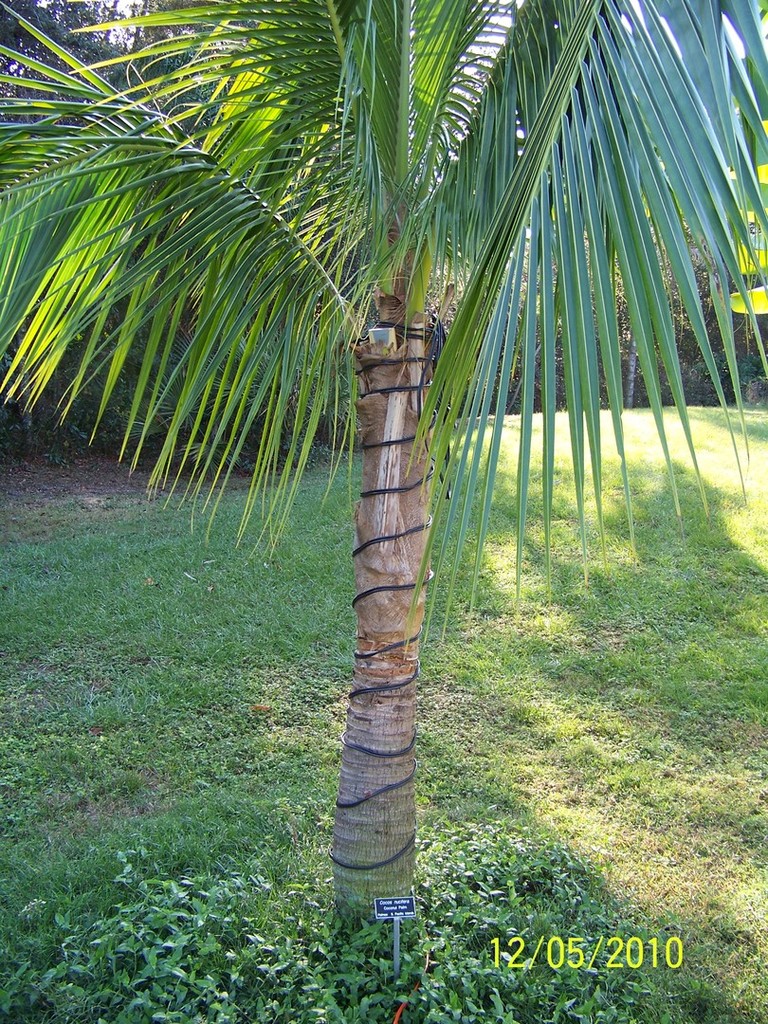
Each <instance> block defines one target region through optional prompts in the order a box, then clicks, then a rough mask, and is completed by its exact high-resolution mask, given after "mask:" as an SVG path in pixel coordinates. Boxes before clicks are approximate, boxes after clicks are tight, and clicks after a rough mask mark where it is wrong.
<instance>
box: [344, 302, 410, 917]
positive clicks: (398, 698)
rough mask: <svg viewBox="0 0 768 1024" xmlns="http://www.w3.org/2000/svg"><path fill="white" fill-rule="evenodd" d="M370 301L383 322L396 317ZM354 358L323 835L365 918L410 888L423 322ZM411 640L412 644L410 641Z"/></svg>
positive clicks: (348, 897)
mask: <svg viewBox="0 0 768 1024" xmlns="http://www.w3.org/2000/svg"><path fill="white" fill-rule="evenodd" d="M381 298H382V297H380V301H379V310H380V313H381V314H382V315H383V316H388V315H389V316H391V320H392V321H394V322H398V320H399V319H400V317H399V316H398V315H397V314H396V313H394V312H393V311H390V309H388V307H387V305H386V303H385V302H384V301H381ZM394 337H395V339H396V342H395V344H394V346H393V345H392V343H391V341H390V343H389V344H388V343H387V342H386V341H378V340H377V341H373V342H372V341H371V340H370V339H366V340H364V341H363V342H362V343H360V344H359V345H358V348H357V362H358V375H359V381H360V396H361V397H360V398H359V400H358V403H357V411H358V420H359V425H360V432H361V438H362V446H363V486H362V493H361V498H360V501H359V503H358V505H357V508H356V511H355V527H356V536H355V552H354V556H355V557H354V563H355V583H356V593H357V596H356V598H355V610H356V612H357V649H356V651H355V671H354V683H353V691H352V693H351V694H350V700H349V706H348V709H347V723H346V732H345V734H344V738H343V749H342V765H341V778H340V782H339V796H338V801H337V810H336V824H335V828H334V836H333V853H332V857H333V860H334V881H335V891H336V903H337V906H338V907H339V909H341V910H342V911H345V910H346V911H350V910H354V911H355V912H356V913H359V914H361V915H363V916H371V915H372V911H373V899H374V897H376V896H402V895H407V894H408V893H409V892H410V890H411V886H412V883H413V868H414V860H415V849H414V841H415V832H416V807H415V796H414V782H413V776H414V772H415V769H416V762H415V758H414V743H415V738H416V733H415V717H416V677H417V675H418V671H419V660H418V656H419V640H418V634H419V631H420V628H421V624H422V621H423V618H424V599H425V588H424V587H422V588H421V591H420V593H419V595H418V602H417V605H416V609H415V612H414V613H412V614H411V615H410V617H409V611H410V609H411V602H412V599H413V590H414V584H415V580H416V577H417V574H418V571H419V567H420V565H421V560H422V556H423V553H424V545H425V542H426V536H427V534H426V527H427V515H428V512H427V505H428V494H429V491H428V488H424V487H422V486H421V482H422V480H423V479H424V478H425V477H426V476H427V475H428V474H429V471H430V465H429V457H428V453H427V450H426V447H424V446H422V447H421V448H420V450H419V451H416V452H414V445H413V437H414V435H415V434H416V428H417V424H418V419H419V414H420V410H421V404H422V395H423V390H424V386H425V384H426V382H427V380H428V375H429V372H430V367H429V366H428V363H427V359H426V340H425V334H424V322H423V319H422V318H421V317H420V316H419V317H415V318H413V319H412V321H411V325H410V329H409V330H408V331H407V332H404V331H403V330H402V329H401V328H398V329H397V331H396V334H395V336H394ZM409 641H410V642H409Z"/></svg>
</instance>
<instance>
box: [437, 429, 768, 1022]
mask: <svg viewBox="0 0 768 1024" xmlns="http://www.w3.org/2000/svg"><path fill="white" fill-rule="evenodd" d="M764 425H765V419H764V418H763V420H761V421H759V422H758V423H757V424H756V427H758V428H762V427H763V426H764ZM752 426H753V425H752V424H750V427H751V429H752ZM724 434H725V440H724V446H725V442H726V441H727V443H730V442H729V441H728V438H727V433H726V432H724ZM759 437H760V434H759V430H758V431H756V436H755V437H754V440H755V441H759ZM722 439H723V438H722V437H721V440H722ZM711 444H712V447H713V451H714V452H715V454H716V451H717V447H718V438H717V436H715V438H714V441H712V442H711ZM704 455H705V456H706V452H705V453H704ZM705 461H706V458H703V459H702V462H705ZM675 473H676V478H677V483H678V488H679V491H680V495H681V502H682V504H683V506H684V509H685V515H684V526H685V536H684V537H683V536H681V533H680V530H679V526H678V523H677V521H676V516H675V512H674V501H673V496H672V491H671V486H670V483H669V480H668V478H667V477H666V476H665V474H664V472H663V468H660V467H659V466H658V465H656V464H640V465H635V466H633V467H632V471H631V482H632V488H633V501H634V513H635V524H636V537H637V560H636V561H634V560H633V559H632V558H631V557H630V553H629V549H628V544H627V530H626V525H625V519H624V511H623V508H622V498H621V493H620V482H619V481H618V480H617V479H613V480H609V481H608V494H607V499H606V502H605V528H606V539H607V546H608V549H609V554H608V560H607V563H606V564H603V563H602V561H601V560H599V554H598V555H597V556H596V557H595V558H594V560H593V561H592V563H591V565H590V581H589V586H588V587H585V586H584V583H583V579H582V578H581V569H580V564H579V563H580V551H579V543H578V537H577V530H578V520H577V516H576V512H575V508H574V506H573V505H572V503H570V502H569V500H568V499H567V498H562V497H560V498H559V499H558V501H557V503H556V515H557V517H558V521H557V522H556V523H555V524H554V525H553V537H554V539H555V543H554V550H553V556H552V568H553V580H552V596H551V598H549V597H548V595H547V589H546V582H545V578H544V558H543V549H542V536H541V533H540V531H537V530H536V529H535V528H534V529H533V530H531V532H530V533H529V535H528V536H527V538H526V541H525V545H524V552H525V556H524V557H525V569H524V575H523V586H522V595H521V598H520V599H519V601H517V602H516V601H515V572H514V567H513V566H512V565H511V563H512V562H513V560H514V552H515V535H514V526H515V524H514V522H513V521H511V520H510V517H509V516H508V515H506V514H505V513H504V511H503V508H504V506H506V507H507V508H514V490H513V487H512V486H511V484H510V482H509V481H508V480H505V479H501V480H500V481H499V487H498V488H497V492H496V497H497V499H498V504H499V505H500V506H501V507H502V511H501V512H500V513H499V514H497V516H496V518H495V520H494V521H493V522H492V525H491V530H490V533H489V537H488V547H487V554H486V556H485V561H484V567H483V570H482V576H481V580H480V585H479V587H478V591H477V598H476V605H475V609H476V610H475V611H474V612H473V613H469V612H467V611H466V607H467V602H468V595H469V582H468V581H467V580H463V581H460V582H459V586H458V589H457V597H456V603H455V606H454V611H453V613H452V614H451V618H450V620H449V624H448V629H447V634H446V638H445V642H444V643H443V644H442V645H439V646H437V647H436V648H435V650H434V651H432V652H430V653H428V655H427V658H426V661H427V665H426V666H425V676H426V677H427V679H433V680H439V682H434V683H429V682H425V687H424V689H425V691H426V692H425V697H424V699H423V704H422V706H423V709H424V716H423V717H424V718H425V719H426V721H425V730H424V731H425V735H424V736H423V740H422V744H423V746H425V747H426V748H427V751H428V752H430V753H431V754H432V755H433V765H432V766H430V768H429V781H430V782H431V785H432V792H433V805H434V806H433V809H434V812H435V813H439V810H440V808H442V809H443V810H444V811H448V812H449V813H450V812H451V810H453V811H455V812H458V813H467V814H469V815H471V814H472V813H473V810H472V807H473V805H474V806H475V807H480V806H483V805H485V806H489V805H490V806H495V807H497V808H498V809H499V812H502V813H503V812H504V811H510V810H511V811H514V812H516V813H519V814H523V815H528V816H529V817H530V818H531V819H532V820H533V821H535V822H537V823H538V825H539V826H541V827H543V828H544V829H545V830H547V829H548V830H552V831H553V832H554V833H555V834H557V835H558V836H559V837H560V838H561V839H562V840H563V841H565V842H568V843H573V844H574V846H575V847H576V849H578V850H579V851H580V852H581V853H582V855H586V856H588V857H589V858H590V859H593V858H594V859H595V861H596V862H597V863H598V864H600V865H602V866H603V867H604V869H605V870H606V872H607V876H608V879H609V882H610V884H611V886H612V887H613V888H614V889H618V890H619V891H621V892H622V893H625V894H628V895H629V898H630V899H631V901H632V903H633V904H634V905H635V906H636V907H638V908H639V910H640V916H641V917H643V918H645V919H648V918H650V919H651V920H653V921H656V922H663V921H665V920H669V919H670V918H671V919H673V920H674V921H676V922H678V924H679V926H680V927H681V928H682V930H683V932H684V934H685V935H686V937H687V941H688V942H689V944H690V948H691V957H690V960H689V963H690V964H691V968H690V971H689V973H688V974H687V976H686V977H687V981H686V984H687V985H688V986H689V988H688V993H689V996H690V999H689V1005H688V1010H689V1012H690V1015H691V1016H690V1019H692V1020H712V1021H715V1020H717V1021H720V1020H723V1021H725V1020H734V1021H735V1020H743V1021H746V1020H750V1021H758V1020H762V1019H764V1015H765V1014H766V1012H768V992H766V989H765V982H764V979H763V977H762V975H763V966H762V965H763V964H764V962H765V958H766V955H768V947H767V945H766V943H767V938H766V934H765V928H764V921H765V914H766V911H768V906H767V904H766V893H765V886H764V878H765V870H766V849H768V813H767V808H766V796H768V791H766V788H765V787H766V767H765V766H766V763H768V682H767V681H768V635H767V634H766V628H765V626H766V608H768V571H766V567H765V564H764V563H763V562H761V561H760V558H759V552H756V551H755V550H754V544H753V543H752V541H753V540H754V535H753V536H750V530H753V531H754V530H755V523H754V522H752V523H751V524H750V522H749V521H748V520H749V516H750V515H752V516H754V512H751V513H744V514H742V513H738V512H736V511H735V510H737V509H738V508H739V507H740V504H741V498H740V495H739V492H738V489H737V488H734V486H733V485H732V484H731V483H730V482H728V483H723V484H720V483H718V482H717V479H715V481H714V482H713V479H712V477H711V475H708V477H707V480H706V490H707V496H708V500H709V505H710V515H709V520H707V518H706V517H705V515H704V513H703V511H702V507H701V504H700V501H699V499H698V497H697V484H696V480H695V477H694V475H693V473H692V471H691V470H690V469H689V468H688V467H686V466H685V465H682V464H676V465H675ZM558 476H560V477H561V479H562V480H563V482H564V483H565V485H566V486H567V485H568V484H569V483H570V481H568V480H567V477H568V471H567V469H565V468H563V467H560V468H559V469H558ZM759 498H760V495H759V493H758V494H757V495H756V500H757V501H758V504H759ZM539 512H540V509H539V508H537V507H536V502H535V501H534V502H533V503H532V508H531V519H532V520H535V519H536V517H537V515H538V514H539ZM588 515H589V514H588ZM745 524H746V525H745ZM590 530H591V533H592V540H594V538H595V527H594V512H592V514H591V515H590ZM741 530H743V531H745V532H744V533H743V534H742V533H740V532H739V531H741ZM592 546H593V550H595V551H597V552H599V546H598V545H594V544H593V545H592ZM755 555H758V557H755ZM462 607H463V608H464V609H465V610H462ZM467 762H469V763H471V765H472V768H471V769H467V767H466V765H467ZM441 764H444V765H445V766H446V767H447V768H448V772H447V773H446V774H442V773H441V772H442V769H441ZM468 775H469V776H470V777H469V778H468V779H467V776H468ZM465 780H466V783H465ZM465 786H466V788H465ZM457 792H463V793H465V797H464V800H463V801H456V800H455V798H454V796H453V794H454V793H457ZM706 979H709V982H708V981H707V980H706ZM710 982H711V985H710ZM708 985H710V987H709V988H708V987H707V986H708Z"/></svg>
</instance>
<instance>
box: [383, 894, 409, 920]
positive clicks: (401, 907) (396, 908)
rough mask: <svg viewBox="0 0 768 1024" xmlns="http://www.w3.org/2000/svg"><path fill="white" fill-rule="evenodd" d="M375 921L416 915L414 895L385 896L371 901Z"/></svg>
mask: <svg viewBox="0 0 768 1024" xmlns="http://www.w3.org/2000/svg"><path fill="white" fill-rule="evenodd" d="M373 909H374V913H375V915H376V920H377V921H389V920H391V919H393V918H394V919H397V918H401V917H416V897H415V896H385V897H382V898H380V899H375V900H374V901H373Z"/></svg>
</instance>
